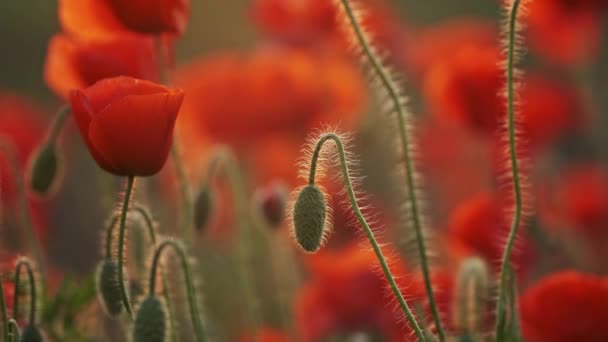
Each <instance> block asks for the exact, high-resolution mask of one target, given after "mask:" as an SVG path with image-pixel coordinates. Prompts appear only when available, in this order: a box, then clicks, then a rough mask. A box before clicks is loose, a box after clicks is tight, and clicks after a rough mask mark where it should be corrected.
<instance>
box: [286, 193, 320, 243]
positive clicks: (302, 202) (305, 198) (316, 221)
mask: <svg viewBox="0 0 608 342" xmlns="http://www.w3.org/2000/svg"><path fill="white" fill-rule="evenodd" d="M327 211H328V209H327V204H326V201H325V195H324V194H323V191H321V189H320V188H319V187H318V186H316V185H307V186H305V187H303V188H302V189H301V190H300V192H299V193H298V197H297V199H296V202H295V204H294V208H293V229H294V236H295V238H296V240H297V242H298V244H299V245H300V247H302V249H304V250H305V251H307V252H316V251H317V250H318V249H319V248H320V247H321V245H322V244H323V239H324V236H325V233H326V230H327Z"/></svg>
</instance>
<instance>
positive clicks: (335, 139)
mask: <svg viewBox="0 0 608 342" xmlns="http://www.w3.org/2000/svg"><path fill="white" fill-rule="evenodd" d="M327 140H332V141H333V142H334V143H335V144H336V147H337V148H338V156H339V157H340V168H341V172H342V176H343V178H344V187H345V188H346V193H347V194H348V198H349V200H350V206H351V208H352V209H353V211H354V212H355V215H356V216H357V220H358V221H359V224H360V225H361V227H362V228H363V230H364V231H365V235H367V238H368V239H369V242H370V244H371V245H372V248H373V249H374V253H376V257H377V258H378V261H379V262H380V265H381V266H382V271H383V272H384V276H385V277H386V279H387V280H388V282H389V284H390V286H391V289H392V290H393V293H394V294H395V297H396V298H397V301H398V302H399V306H401V309H402V310H403V313H405V316H406V317H407V320H408V321H409V323H410V325H411V326H412V328H413V329H414V331H415V333H416V336H417V337H418V340H419V341H426V338H425V336H424V333H423V332H422V329H421V328H420V326H419V325H418V322H417V321H416V318H415V317H414V314H413V313H412V311H411V310H410V308H409V306H408V305H407V303H406V302H405V298H403V294H402V293H401V290H399V287H398V285H397V283H396V282H395V278H394V277H393V274H392V273H391V271H390V269H389V267H388V264H387V262H386V259H385V257H384V255H383V254H382V250H381V249H380V246H379V245H378V242H377V241H376V237H375V236H374V233H373V231H372V229H371V228H370V226H369V224H368V223H367V220H366V219H365V216H364V215H363V213H362V212H361V209H360V208H359V204H358V203H357V197H356V195H355V190H354V188H353V185H352V181H351V179H350V172H349V170H348V163H347V162H346V154H345V152H344V145H343V144H342V140H340V137H339V136H338V135H336V134H334V133H326V134H324V135H323V136H322V137H321V138H320V139H319V141H318V142H317V145H316V147H315V151H314V153H313V159H312V163H311V168H310V181H311V182H310V184H311V185H313V184H314V182H315V173H316V165H317V158H318V157H319V154H320V151H321V148H322V147H323V144H324V143H325V142H326V141H327Z"/></svg>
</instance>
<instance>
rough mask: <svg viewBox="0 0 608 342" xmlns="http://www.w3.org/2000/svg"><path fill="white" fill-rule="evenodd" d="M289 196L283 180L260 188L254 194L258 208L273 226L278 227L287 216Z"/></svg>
mask: <svg viewBox="0 0 608 342" xmlns="http://www.w3.org/2000/svg"><path fill="white" fill-rule="evenodd" d="M287 197H288V195H287V188H286V186H285V184H284V183H281V182H276V183H273V184H270V185H269V186H267V187H265V188H261V189H258V190H257V191H256V193H255V195H254V205H255V207H256V209H257V210H258V211H259V213H260V215H261V216H262V217H263V218H264V220H265V221H266V223H268V224H269V225H270V226H271V227H272V228H276V227H278V226H279V225H280V224H281V222H282V221H283V219H284V218H285V208H286V203H287Z"/></svg>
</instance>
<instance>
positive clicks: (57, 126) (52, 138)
mask: <svg viewBox="0 0 608 342" xmlns="http://www.w3.org/2000/svg"><path fill="white" fill-rule="evenodd" d="M69 114H70V106H68V105H64V106H61V108H59V110H58V111H57V114H55V118H54V119H53V123H52V125H51V128H50V129H49V133H48V136H47V138H46V143H47V144H54V143H55V142H56V141H57V137H59V134H60V133H61V129H62V128H63V124H64V123H65V120H66V119H67V118H68V116H69Z"/></svg>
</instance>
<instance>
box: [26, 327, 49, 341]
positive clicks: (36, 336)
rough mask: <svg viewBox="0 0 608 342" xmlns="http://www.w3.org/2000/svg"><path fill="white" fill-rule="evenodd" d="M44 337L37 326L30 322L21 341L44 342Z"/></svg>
mask: <svg viewBox="0 0 608 342" xmlns="http://www.w3.org/2000/svg"><path fill="white" fill-rule="evenodd" d="M42 341H44V337H43V335H42V332H41V331H40V329H38V327H37V326H35V325H32V324H28V325H27V326H26V327H25V329H23V332H22V333H21V342H42Z"/></svg>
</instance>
